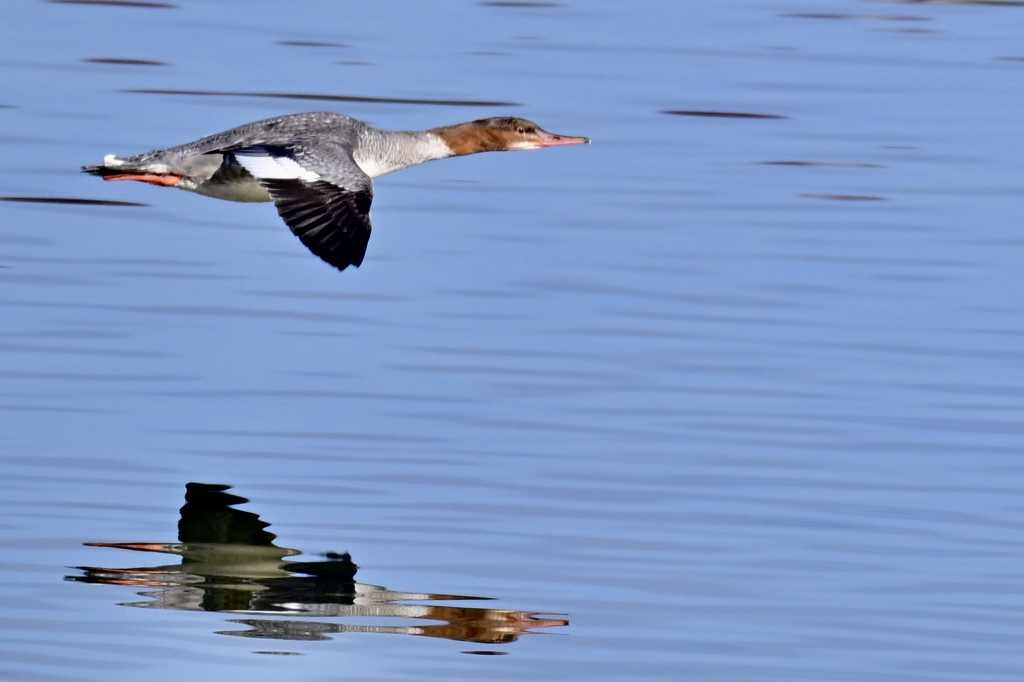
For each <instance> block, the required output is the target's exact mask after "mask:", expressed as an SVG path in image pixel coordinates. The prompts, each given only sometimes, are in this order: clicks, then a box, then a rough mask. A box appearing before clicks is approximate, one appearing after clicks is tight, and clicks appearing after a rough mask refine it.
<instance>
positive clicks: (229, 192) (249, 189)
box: [178, 178, 271, 202]
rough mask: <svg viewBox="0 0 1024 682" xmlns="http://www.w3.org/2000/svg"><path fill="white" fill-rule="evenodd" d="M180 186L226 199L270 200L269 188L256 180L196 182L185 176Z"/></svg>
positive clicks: (197, 192)
mask: <svg viewBox="0 0 1024 682" xmlns="http://www.w3.org/2000/svg"><path fill="white" fill-rule="evenodd" d="M178 187H179V188H181V189H185V190H188V191H190V192H195V193H196V194H202V195H204V196H208V197H213V198H214V199H224V200H226V201H246V202H253V201H270V200H271V199H270V195H269V194H268V193H267V190H265V189H263V187H262V186H261V185H260V184H259V183H258V182H256V181H255V180H240V179H239V180H234V181H232V182H216V181H213V180H207V181H206V182H196V181H195V180H192V179H191V178H185V179H184V180H182V181H181V183H180V184H179V185H178Z"/></svg>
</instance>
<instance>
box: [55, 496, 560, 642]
mask: <svg viewBox="0 0 1024 682" xmlns="http://www.w3.org/2000/svg"><path fill="white" fill-rule="evenodd" d="M228 487H229V486H225V485H208V484H205V483H189V484H188V485H186V486H185V506H183V507H182V508H181V519H180V521H179V522H178V540H179V541H178V542H176V543H151V542H110V543H107V542H90V543H86V544H87V545H89V546H92V547H114V548H118V549H130V550H134V551H143V552H161V553H164V554H175V555H177V556H180V557H181V563H180V564H170V565H166V566H153V567H147V568H98V567H91V566H80V567H78V569H79V570H81V571H82V572H83V574H82V575H75V576H68V579H69V580H73V581H77V582H87V583H102V584H108V585H129V586H132V587H151V588H155V589H153V590H147V591H145V592H140V593H139V594H140V596H143V597H147V598H148V599H149V601H143V602H131V603H128V604H125V606H138V607H145V608H157V609H175V610H187V611H222V612H229V613H246V614H258V615H264V616H308V617H317V618H327V617H335V618H353V617H360V618H364V619H365V618H367V617H371V618H379V619H381V621H382V622H381V623H380V624H371V625H368V624H359V625H354V624H345V623H332V622H323V621H318V622H311V621H303V620H297V619H282V620H277V619H274V620H270V619H264V618H259V619H250V618H246V619H238V620H233V621H231V622H234V623H240V624H242V625H246V626H248V627H249V628H250V629H248V630H232V631H226V632H222V633H220V634H226V635H234V636H238V637H254V638H269V639H289V640H319V639H329V637H328V636H329V635H331V634H334V633H344V632H377V633H393V634H406V635H422V636H426V637H441V638H444V639H452V640H459V641H467V642H478V643H488V644H501V643H506V642H512V641H515V640H516V639H517V638H518V637H519V635H521V634H523V633H526V632H529V631H530V630H533V629H536V628H544V627H552V626H562V625H568V624H569V621H568V620H566V619H563V618H546V617H544V615H545V614H539V613H532V612H527V611H512V610H508V609H485V608H478V607H462V606H449V605H441V604H423V603H420V604H408V603H402V602H425V601H464V600H482V599H487V597H467V596H459V595H450V594H422V593H415V592H397V591H393V590H388V589H385V588H383V587H377V586H375V585H365V584H362V583H357V582H356V581H355V575H356V570H357V567H356V565H355V564H354V563H353V562H352V559H351V557H350V556H349V555H348V554H333V553H332V554H326V555H324V556H323V558H322V560H318V561H304V562H300V561H286V560H285V557H290V556H295V555H297V554H299V551H298V550H294V549H288V548H287V547H279V546H277V545H275V544H274V539H275V537H276V536H275V535H274V534H273V533H270V532H269V531H267V530H266V528H267V526H269V525H270V524H268V523H266V522H264V521H261V520H260V518H259V516H258V515H256V514H254V513H252V512H247V511H242V510H239V509H235V508H234V506H233V505H236V504H241V503H243V502H247V501H248V500H246V499H245V498H244V497H239V496H237V495H233V494H231V493H229V492H227V490H228ZM388 618H402V619H408V618H414V619H421V620H428V621H437V622H436V623H429V624H424V625H419V624H417V625H389V624H387V621H386V619H388Z"/></svg>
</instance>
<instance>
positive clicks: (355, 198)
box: [259, 179, 373, 270]
mask: <svg viewBox="0 0 1024 682" xmlns="http://www.w3.org/2000/svg"><path fill="white" fill-rule="evenodd" d="M259 183H260V184H261V185H263V187H264V188H266V190H267V192H268V193H269V194H270V198H271V199H273V200H274V205H275V206H276V207H277V212H278V214H279V215H280V216H281V218H282V219H283V220H284V222H285V224H286V225H288V227H289V228H291V231H292V232H293V233H294V234H295V236H296V237H298V238H299V239H300V240H302V243H303V244H305V245H306V248H308V249H309V250H310V251H312V252H313V253H314V254H316V255H317V256H319V257H320V258H321V259H323V260H324V261H326V262H327V263H330V264H331V265H333V266H334V267H336V268H338V269H339V270H344V269H345V268H347V267H348V266H350V265H354V266H357V267H358V266H359V265H360V264H361V263H362V262H363V256H365V255H366V245H367V243H368V242H369V241H370V203H371V202H372V201H373V192H372V191H369V190H363V191H356V192H353V191H349V190H347V189H344V188H343V187H338V186H337V185H333V184H331V183H329V182H325V181H323V180H316V181H314V182H304V181H302V180H279V179H260V180H259Z"/></svg>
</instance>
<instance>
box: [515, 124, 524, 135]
mask: <svg viewBox="0 0 1024 682" xmlns="http://www.w3.org/2000/svg"><path fill="white" fill-rule="evenodd" d="M516 132H517V133H519V134H520V135H525V134H526V128H524V127H523V126H519V127H518V128H517V129H516Z"/></svg>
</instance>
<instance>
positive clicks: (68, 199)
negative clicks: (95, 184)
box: [0, 197, 149, 206]
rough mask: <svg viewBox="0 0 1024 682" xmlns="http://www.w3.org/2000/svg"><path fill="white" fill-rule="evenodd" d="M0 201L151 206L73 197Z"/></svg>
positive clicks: (15, 198) (1, 198)
mask: <svg viewBox="0 0 1024 682" xmlns="http://www.w3.org/2000/svg"><path fill="white" fill-rule="evenodd" d="M0 201H14V202H18V203H22V204H70V205H74V206H149V204H140V203H138V202H135V201H111V200H109V199H74V198H71V197H0Z"/></svg>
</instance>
